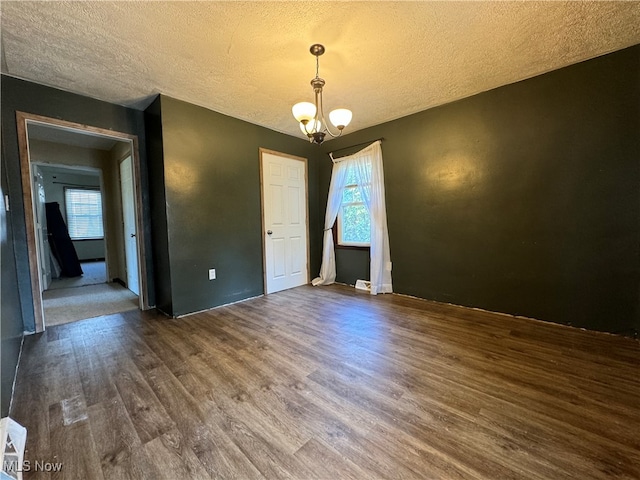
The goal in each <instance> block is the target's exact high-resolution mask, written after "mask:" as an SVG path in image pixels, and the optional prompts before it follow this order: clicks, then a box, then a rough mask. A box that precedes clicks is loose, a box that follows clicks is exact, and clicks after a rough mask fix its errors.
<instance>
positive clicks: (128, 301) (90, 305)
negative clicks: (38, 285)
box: [42, 283, 138, 326]
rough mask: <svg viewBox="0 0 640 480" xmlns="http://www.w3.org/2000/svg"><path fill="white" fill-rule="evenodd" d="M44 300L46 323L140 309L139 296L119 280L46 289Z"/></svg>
mask: <svg viewBox="0 0 640 480" xmlns="http://www.w3.org/2000/svg"><path fill="white" fill-rule="evenodd" d="M42 300H43V303H44V319H45V326H52V325H62V324H63V323H69V322H75V321H76V320H84V319H85V318H93V317H100V316H102V315H110V314H112V313H119V312H126V311H129V310H137V309H138V296H137V295H135V294H134V293H132V292H131V291H129V290H127V289H126V288H124V287H123V286H121V285H118V284H117V283H101V284H99V285H87V286H84V287H72V288H60V289H56V290H47V291H46V292H44V293H43V294H42Z"/></svg>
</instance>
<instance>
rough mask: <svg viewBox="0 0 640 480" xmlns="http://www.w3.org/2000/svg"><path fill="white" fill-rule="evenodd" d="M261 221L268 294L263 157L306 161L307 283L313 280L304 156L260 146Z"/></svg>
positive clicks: (306, 184)
mask: <svg viewBox="0 0 640 480" xmlns="http://www.w3.org/2000/svg"><path fill="white" fill-rule="evenodd" d="M259 151H260V159H259V161H260V222H261V227H262V230H261V237H262V283H263V290H262V292H263V294H264V295H267V246H266V225H265V221H264V171H263V168H262V164H263V161H262V158H263V155H264V154H265V153H267V154H271V155H276V156H278V157H284V158H288V159H291V160H297V161H299V162H303V163H304V189H305V196H304V203H305V209H306V212H307V214H306V219H305V223H306V225H305V227H306V229H305V232H306V237H307V284H309V282H310V281H311V280H310V278H311V272H310V269H311V251H310V249H309V161H308V160H307V159H306V158H304V157H298V156H296V155H291V154H289V153H282V152H278V151H276V150H269V149H267V148H262V147H260V149H259Z"/></svg>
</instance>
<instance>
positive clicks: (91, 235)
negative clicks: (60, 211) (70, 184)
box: [64, 188, 104, 240]
mask: <svg viewBox="0 0 640 480" xmlns="http://www.w3.org/2000/svg"><path fill="white" fill-rule="evenodd" d="M64 193H65V203H66V210H67V228H68V229H69V236H70V237H71V239H72V240H88V239H101V238H104V230H103V225H102V195H101V193H100V191H99V190H89V189H79V188H66V189H65V192H64Z"/></svg>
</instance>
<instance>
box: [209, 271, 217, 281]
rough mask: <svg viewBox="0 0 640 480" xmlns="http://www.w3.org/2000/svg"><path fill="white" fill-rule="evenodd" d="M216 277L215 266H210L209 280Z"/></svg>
mask: <svg viewBox="0 0 640 480" xmlns="http://www.w3.org/2000/svg"><path fill="white" fill-rule="evenodd" d="M215 279H216V269H215V268H210V269H209V280H215Z"/></svg>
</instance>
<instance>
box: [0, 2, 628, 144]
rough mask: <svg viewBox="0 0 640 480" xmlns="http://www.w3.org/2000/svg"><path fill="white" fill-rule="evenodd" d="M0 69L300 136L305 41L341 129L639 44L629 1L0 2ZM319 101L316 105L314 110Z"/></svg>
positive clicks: (306, 74)
mask: <svg viewBox="0 0 640 480" xmlns="http://www.w3.org/2000/svg"><path fill="white" fill-rule="evenodd" d="M0 8H1V9H2V11H1V15H2V31H1V34H2V71H3V72H4V73H7V74H9V75H12V76H16V77H20V78H25V79H28V80H32V81H35V82H38V83H42V84H46V85H51V86H54V87H59V88H61V89H64V90H68V91H72V92H77V93H81V94H84V95H88V96H91V97H94V98H99V99H102V100H106V101H109V102H112V103H117V104H121V105H127V106H133V107H135V108H144V107H146V106H147V105H148V103H149V102H150V100H151V98H152V96H153V95H155V94H156V93H163V94H166V95H169V96H171V97H174V98H178V99H181V100H185V101H187V102H190V103H193V104H196V105H201V106H204V107H207V108H210V109H212V110H215V111H218V112H222V113H224V114H227V115H231V116H233V117H237V118H241V119H244V120H247V121H249V122H252V123H256V124H259V125H263V126H266V127H269V128H272V129H274V130H277V131H280V132H285V133H290V134H293V135H297V136H302V135H301V133H300V131H299V129H298V126H297V124H296V122H295V120H294V119H293V117H292V115H291V105H292V104H293V103H296V102H298V101H302V100H311V99H312V95H313V92H312V89H311V86H310V85H309V81H310V80H311V78H312V77H313V76H314V75H315V59H314V57H313V56H312V55H311V54H310V53H309V50H308V49H309V46H310V45H311V44H312V43H323V44H324V45H325V47H326V49H327V52H326V53H325V55H324V56H322V57H320V76H321V77H322V78H324V79H325V80H326V82H327V85H326V87H325V105H326V110H331V109H333V108H336V107H339V106H344V107H347V108H350V109H351V110H353V112H354V118H353V122H352V124H351V125H350V126H349V127H348V131H355V130H358V129H362V128H365V127H368V126H371V125H376V124H379V123H382V122H385V121H388V120H392V119H395V118H399V117H402V116H405V115H409V114H411V113H415V112H418V111H421V110H425V109H427V108H430V107H433V106H436V105H441V104H443V103H447V102H450V101H453V100H457V99H460V98H464V97H468V96H470V95H473V94H475V93H478V92H482V91H486V90H489V89H492V88H495V87H498V86H501V85H505V84H509V83H513V82H515V81H518V80H522V79H525V78H528V77H531V76H535V75H538V74H541V73H544V72H547V71H550V70H554V69H557V68H561V67H563V66H566V65H569V64H572V63H576V62H579V61H582V60H586V59H589V58H593V57H596V56H599V55H602V54H604V53H608V52H611V51H614V50H618V49H621V48H624V47H627V46H631V45H635V44H638V43H640V2H611V1H609V2H533V1H524V2H523V1H519V2H515V1H513V2H482V1H475V2H450V1H447V2H322V1H314V2H206V1H202V2H154V1H147V2H102V1H99V2H33V1H24V2H17V1H16V2H14V1H2V2H1V4H0ZM327 113H328V112H327Z"/></svg>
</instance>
